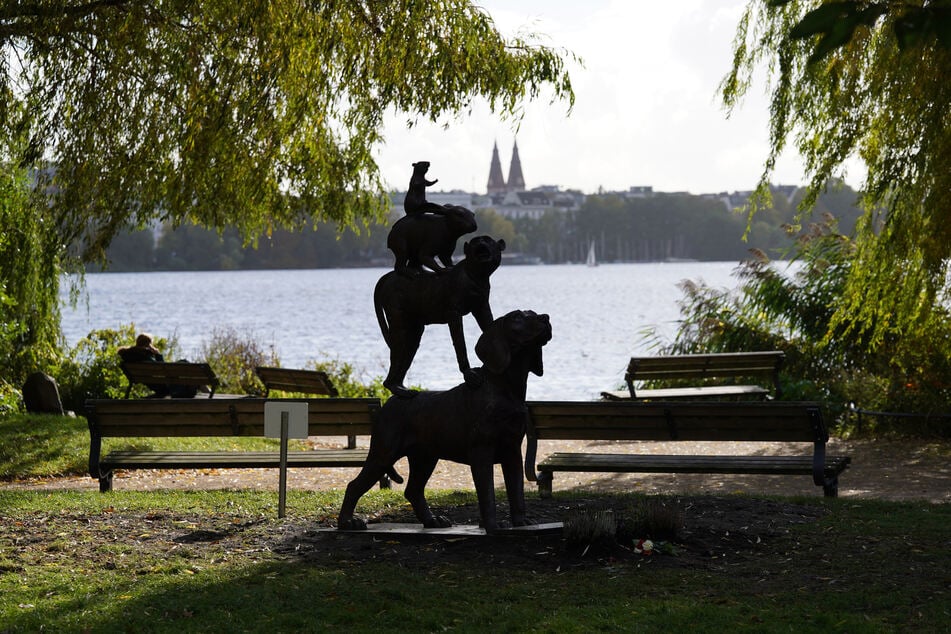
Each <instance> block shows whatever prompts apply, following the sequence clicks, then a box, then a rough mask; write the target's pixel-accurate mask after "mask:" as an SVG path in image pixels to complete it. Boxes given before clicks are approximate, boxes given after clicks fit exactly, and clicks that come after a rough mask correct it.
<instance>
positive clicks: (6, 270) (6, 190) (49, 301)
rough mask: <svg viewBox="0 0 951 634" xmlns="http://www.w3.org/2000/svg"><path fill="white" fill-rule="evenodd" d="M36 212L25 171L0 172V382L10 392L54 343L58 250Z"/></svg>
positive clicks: (39, 365)
mask: <svg viewBox="0 0 951 634" xmlns="http://www.w3.org/2000/svg"><path fill="white" fill-rule="evenodd" d="M36 210H37V203H36V201H35V194H34V192H33V191H32V189H31V188H30V186H29V182H28V179H27V174H26V171H25V170H23V169H18V168H15V167H10V168H8V169H4V170H0V229H2V230H0V367H2V368H3V369H4V371H3V373H2V379H0V381H4V380H5V381H11V382H13V383H14V384H15V385H16V387H19V386H20V384H21V383H22V381H23V380H24V379H25V378H26V375H27V374H29V372H30V371H33V370H46V369H48V368H47V367H45V361H51V360H53V359H54V358H55V357H56V356H57V355H56V354H55V353H56V350H57V347H58V345H59V343H60V341H59V333H60V331H59V315H60V313H59V275H60V273H61V268H60V258H59V251H60V249H61V244H60V243H59V242H58V241H57V240H56V236H55V233H52V232H50V231H49V230H48V229H49V228H48V227H47V226H46V223H45V219H44V218H43V217H42V215H40V214H38V213H36Z"/></svg>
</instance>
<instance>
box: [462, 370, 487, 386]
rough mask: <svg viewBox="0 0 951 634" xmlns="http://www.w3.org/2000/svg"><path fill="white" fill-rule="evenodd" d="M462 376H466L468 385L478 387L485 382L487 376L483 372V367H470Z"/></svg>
mask: <svg viewBox="0 0 951 634" xmlns="http://www.w3.org/2000/svg"><path fill="white" fill-rule="evenodd" d="M462 376H463V377H464V378H465V381H466V386H468V387H470V388H472V389H476V388H478V387H480V386H481V385H482V384H483V383H485V376H484V375H483V374H482V368H470V369H468V370H466V371H465V372H464V373H463V374H462Z"/></svg>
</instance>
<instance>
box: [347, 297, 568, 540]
mask: <svg viewBox="0 0 951 634" xmlns="http://www.w3.org/2000/svg"><path fill="white" fill-rule="evenodd" d="M550 340H551V323H550V321H549V319H548V315H538V314H536V313H534V312H532V311H518V310H517V311H512V312H510V313H508V314H507V315H505V316H503V317H500V318H498V319H496V320H495V321H494V322H492V324H491V325H490V327H489V328H487V329H486V330H485V332H483V333H482V336H481V337H480V338H479V341H478V343H476V348H475V350H476V354H477V355H478V356H479V358H480V359H481V360H482V362H483V364H484V365H483V367H482V372H483V374H484V382H483V383H482V384H481V385H479V386H478V387H471V386H469V385H467V384H465V383H463V384H462V385H458V386H456V387H454V388H452V389H451V390H448V391H445V392H421V393H419V394H418V395H417V396H416V398H413V399H405V398H391V399H390V400H388V401H387V402H386V405H384V406H383V407H382V409H381V410H380V413H379V416H378V418H377V420H376V422H375V423H374V425H373V434H372V436H371V438H370V450H369V453H368V455H367V459H366V462H365V463H364V465H363V469H362V470H361V471H360V473H359V474H358V475H357V477H356V478H354V479H353V481H352V482H350V484H349V485H348V486H347V493H346V495H345V497H344V500H343V505H342V506H341V508H340V515H339V517H338V519H337V526H338V528H341V529H347V530H359V529H365V528H366V526H367V525H366V522H364V521H363V520H361V519H358V518H355V517H354V516H353V512H354V509H355V508H356V505H357V501H358V500H359V499H360V498H361V497H362V496H363V494H364V493H366V492H367V491H369V490H370V488H371V487H372V486H373V485H374V483H376V482H378V481H379V480H380V478H381V477H382V476H384V475H389V476H390V478H392V479H393V480H394V481H396V482H402V481H403V479H402V478H401V477H400V476H399V474H397V473H396V471H395V469H394V468H393V465H394V464H395V463H396V461H397V460H399V459H400V458H402V457H403V456H407V457H408V459H409V482H408V483H407V485H406V490H405V492H404V495H405V496H406V499H407V500H409V502H410V504H411V505H412V506H413V511H414V512H415V513H416V517H417V518H418V519H419V521H420V522H422V523H423V526H424V527H426V528H444V527H447V526H451V525H452V522H451V521H450V520H449V518H447V517H436V516H435V515H433V513H432V511H431V510H430V508H429V504H428V503H427V502H426V495H425V487H426V483H427V482H428V481H429V477H430V476H431V475H432V473H433V470H434V469H435V468H436V463H437V462H439V460H452V461H453V462H459V463H462V464H467V465H469V467H470V469H471V471H472V480H473V483H474V484H475V489H476V494H477V495H478V498H479V513H480V515H481V517H482V527H483V528H484V529H485V530H486V532H493V531H495V530H497V529H498V527H499V523H498V519H497V515H496V508H495V480H494V473H493V469H494V466H493V465H495V464H501V465H502V475H503V477H504V479H505V490H506V493H507V495H508V501H509V508H510V509H511V516H512V525H513V526H525V525H527V524H529V523H530V522H529V521H528V519H527V518H526V517H525V491H524V483H523V481H522V439H523V438H524V437H525V429H526V416H527V415H528V410H527V409H526V407H525V390H526V387H527V383H528V373H529V372H532V373H534V374H536V375H538V376H541V375H542V372H543V370H544V367H543V364H542V346H544V345H545V344H546V343H548V342H549V341H550Z"/></svg>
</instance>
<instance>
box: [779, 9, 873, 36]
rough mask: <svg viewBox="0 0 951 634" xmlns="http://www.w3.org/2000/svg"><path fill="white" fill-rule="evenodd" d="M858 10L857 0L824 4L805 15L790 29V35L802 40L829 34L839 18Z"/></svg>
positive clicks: (848, 15) (851, 14)
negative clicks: (854, 0)
mask: <svg viewBox="0 0 951 634" xmlns="http://www.w3.org/2000/svg"><path fill="white" fill-rule="evenodd" d="M857 12H858V3H857V2H830V3H829V4H824V5H822V6H821V7H819V8H818V9H813V10H812V11H810V12H809V13H807V14H806V15H804V16H803V18H802V20H800V21H799V23H798V24H796V26H794V27H793V28H792V29H791V30H790V31H789V37H791V38H792V39H794V40H801V39H804V38H807V37H810V36H813V35H818V34H820V33H824V34H829V33H831V32H832V30H833V28H834V27H835V25H836V23H837V22H838V21H839V20H841V19H842V18H847V17H850V16H854V15H855V14H856V13H857ZM853 28H854V27H853Z"/></svg>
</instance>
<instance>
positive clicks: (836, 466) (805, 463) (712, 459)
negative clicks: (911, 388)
mask: <svg viewBox="0 0 951 634" xmlns="http://www.w3.org/2000/svg"><path fill="white" fill-rule="evenodd" d="M850 462H851V459H850V458H849V457H848V456H826V473H829V474H831V473H841V471H842V470H844V469H845V468H846V466H847V465H848V464H849V463H850ZM812 469H813V463H812V456H696V455H679V454H674V455H658V454H647V455H641V454H599V453H554V454H551V455H550V456H548V457H547V458H546V459H545V460H544V461H542V462H540V463H539V464H538V470H539V471H598V472H612V473H750V474H761V475H765V474H803V475H809V474H811V473H812Z"/></svg>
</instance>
